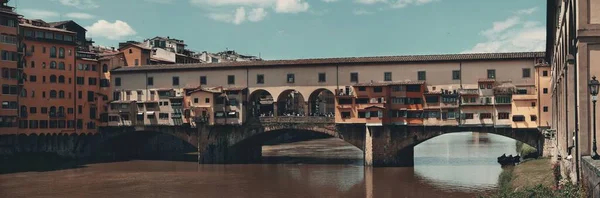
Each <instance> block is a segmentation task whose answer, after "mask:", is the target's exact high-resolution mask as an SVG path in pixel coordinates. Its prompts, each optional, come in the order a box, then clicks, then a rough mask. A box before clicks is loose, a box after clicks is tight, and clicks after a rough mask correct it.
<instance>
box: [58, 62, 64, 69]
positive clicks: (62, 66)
mask: <svg viewBox="0 0 600 198" xmlns="http://www.w3.org/2000/svg"><path fill="white" fill-rule="evenodd" d="M58 69H60V70H65V62H60V63H58Z"/></svg>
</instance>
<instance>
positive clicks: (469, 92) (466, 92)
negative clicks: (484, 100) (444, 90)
mask: <svg viewBox="0 0 600 198" xmlns="http://www.w3.org/2000/svg"><path fill="white" fill-rule="evenodd" d="M458 92H459V93H460V94H461V95H479V89H461V90H458Z"/></svg>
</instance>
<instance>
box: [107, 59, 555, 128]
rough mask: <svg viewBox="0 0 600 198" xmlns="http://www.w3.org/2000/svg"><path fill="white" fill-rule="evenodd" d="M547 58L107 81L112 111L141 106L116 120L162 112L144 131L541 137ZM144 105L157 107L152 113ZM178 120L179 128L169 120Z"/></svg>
mask: <svg viewBox="0 0 600 198" xmlns="http://www.w3.org/2000/svg"><path fill="white" fill-rule="evenodd" d="M543 55H544V54H543V53H537V52H526V53H497V54H456V55H423V56H391V57H361V58H330V59H304V60H275V61H260V62H225V63H208V64H186V65H152V66H144V67H124V68H120V69H116V70H114V71H112V74H111V77H112V78H113V79H112V80H113V81H114V82H119V83H118V84H114V89H115V93H114V95H117V96H119V97H118V98H119V99H118V100H115V101H113V103H114V104H120V106H123V104H129V102H132V103H131V105H133V103H136V104H137V106H138V107H140V108H137V110H136V111H131V113H130V114H129V115H127V116H124V117H121V118H119V119H125V118H128V119H133V118H134V117H136V115H134V114H132V113H133V112H136V113H137V114H139V115H141V114H142V113H143V114H144V115H147V114H159V116H150V117H148V116H146V117H145V118H144V120H146V119H150V118H152V119H159V120H160V119H164V120H165V121H163V122H161V121H158V122H154V121H144V122H137V123H138V124H141V123H144V125H153V124H159V125H165V124H167V125H190V126H191V125H192V124H191V122H192V121H193V120H194V119H196V120H198V119H208V123H209V124H214V125H224V124H225V125H226V124H235V125H239V124H243V123H244V122H245V121H246V120H247V118H260V117H304V116H321V117H328V116H329V117H335V122H336V123H338V124H366V125H369V126H381V125H406V126H441V125H443V126H468V127H473V126H483V127H487V126H491V127H496V128H529V129H537V128H545V127H547V126H548V122H547V120H548V119H550V118H549V116H546V115H545V114H542V113H546V112H547V111H549V109H550V104H549V103H548V101H549V100H547V99H546V98H549V97H550V96H549V94H548V93H547V92H539V91H538V90H546V89H547V87H544V86H547V83H545V82H546V81H549V79H548V78H547V73H548V72H547V71H548V67H545V66H544V65H543V64H542V62H541V61H543V59H542V58H543ZM514 71H520V72H514ZM359 75H360V78H359ZM334 93H335V94H334ZM157 95H158V96H157ZM334 95H335V97H333V96H334ZM334 98H335V100H334ZM175 99H177V101H180V100H182V101H184V102H183V103H184V104H183V105H182V106H183V108H184V109H183V112H188V113H177V111H175V110H173V108H181V107H175V106H174V105H177V106H179V105H180V104H181V102H175V103H174V102H173V100H175ZM542 101H544V102H542ZM148 105H150V106H152V107H159V108H156V109H152V110H148V109H147V108H148ZM111 107H119V105H111ZM141 107H145V108H146V110H144V109H143V108H141ZM327 107H329V108H327ZM332 107H335V108H332ZM111 109H113V108H111ZM119 109H120V108H116V109H114V110H115V111H111V112H110V114H111V117H115V118H117V117H118V116H116V115H117V114H119V112H118V111H119ZM140 111H143V112H140ZM160 115H162V116H160ZM173 116H175V117H173ZM181 118H183V121H181V122H179V121H166V120H173V119H181ZM140 119H141V117H140ZM225 119H227V121H225ZM111 120H114V119H111ZM220 120H221V121H220ZM133 123H136V122H133ZM115 124H116V123H115Z"/></svg>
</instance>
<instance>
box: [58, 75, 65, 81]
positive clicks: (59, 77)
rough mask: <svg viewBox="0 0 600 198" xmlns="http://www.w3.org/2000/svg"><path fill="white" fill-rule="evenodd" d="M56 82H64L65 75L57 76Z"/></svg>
mask: <svg viewBox="0 0 600 198" xmlns="http://www.w3.org/2000/svg"><path fill="white" fill-rule="evenodd" d="M58 83H65V76H63V75H60V76H58Z"/></svg>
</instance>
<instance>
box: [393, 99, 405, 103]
mask: <svg viewBox="0 0 600 198" xmlns="http://www.w3.org/2000/svg"><path fill="white" fill-rule="evenodd" d="M405 103H406V98H392V104H405Z"/></svg>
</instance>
